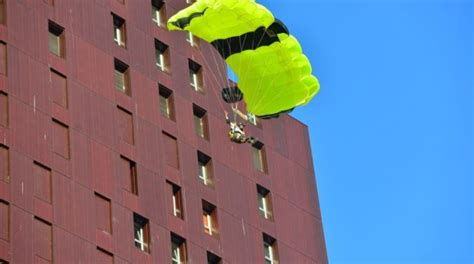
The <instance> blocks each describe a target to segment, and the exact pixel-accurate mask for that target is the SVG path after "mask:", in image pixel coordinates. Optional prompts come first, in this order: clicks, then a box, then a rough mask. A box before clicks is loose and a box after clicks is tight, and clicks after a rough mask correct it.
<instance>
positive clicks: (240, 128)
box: [225, 108, 257, 144]
mask: <svg viewBox="0 0 474 264" xmlns="http://www.w3.org/2000/svg"><path fill="white" fill-rule="evenodd" d="M232 109H233V110H234V113H236V114H237V115H239V116H240V117H242V119H244V120H246V121H247V120H248V118H247V116H246V115H244V114H243V113H242V112H240V111H239V110H238V109H237V108H232ZM225 121H226V123H227V124H228V125H229V126H230V129H229V134H228V135H229V139H230V140H231V141H232V142H235V143H237V144H242V143H249V144H254V143H255V142H257V140H256V139H255V138H254V137H251V136H248V137H247V136H245V132H244V127H245V125H244V124H243V123H242V122H237V121H235V122H231V121H230V119H229V114H228V113H227V112H225Z"/></svg>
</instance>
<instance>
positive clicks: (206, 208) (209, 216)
mask: <svg viewBox="0 0 474 264" xmlns="http://www.w3.org/2000/svg"><path fill="white" fill-rule="evenodd" d="M202 221H203V224H204V232H205V233H206V234H208V235H210V236H217V235H218V234H219V232H218V223H217V209H216V206H215V205H213V204H211V203H209V202H207V201H204V200H202Z"/></svg>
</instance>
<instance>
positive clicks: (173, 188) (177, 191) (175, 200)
mask: <svg viewBox="0 0 474 264" xmlns="http://www.w3.org/2000/svg"><path fill="white" fill-rule="evenodd" d="M166 183H167V184H168V188H169V190H170V193H171V208H172V213H173V215H174V216H176V217H178V218H181V219H183V218H184V212H183V198H182V195H181V187H179V186H178V185H176V184H174V183H172V182H169V181H167V182H166Z"/></svg>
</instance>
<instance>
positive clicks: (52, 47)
mask: <svg viewBox="0 0 474 264" xmlns="http://www.w3.org/2000/svg"><path fill="white" fill-rule="evenodd" d="M48 29H49V51H50V52H51V53H53V54H54V55H56V56H59V57H61V58H64V57H65V55H66V53H65V50H66V47H65V46H66V43H65V33H64V28H63V27H61V26H60V25H58V24H56V23H54V22H53V21H51V20H48Z"/></svg>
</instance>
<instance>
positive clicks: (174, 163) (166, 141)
mask: <svg viewBox="0 0 474 264" xmlns="http://www.w3.org/2000/svg"><path fill="white" fill-rule="evenodd" d="M163 145H164V152H165V161H166V164H168V165H169V166H171V167H173V168H176V169H179V156H178V155H179V154H178V142H177V140H176V138H175V137H174V136H172V135H170V134H168V133H166V132H164V131H163Z"/></svg>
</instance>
